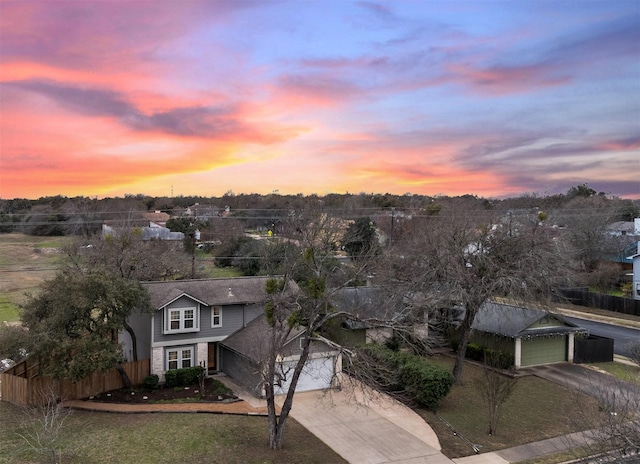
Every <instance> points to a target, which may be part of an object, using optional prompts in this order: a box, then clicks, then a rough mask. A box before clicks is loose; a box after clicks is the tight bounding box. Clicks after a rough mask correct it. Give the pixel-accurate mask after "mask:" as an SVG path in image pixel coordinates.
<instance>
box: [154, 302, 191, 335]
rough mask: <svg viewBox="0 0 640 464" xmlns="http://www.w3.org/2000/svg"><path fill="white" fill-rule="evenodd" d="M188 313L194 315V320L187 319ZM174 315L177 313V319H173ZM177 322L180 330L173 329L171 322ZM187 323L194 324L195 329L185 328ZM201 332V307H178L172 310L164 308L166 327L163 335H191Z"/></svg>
mask: <svg viewBox="0 0 640 464" xmlns="http://www.w3.org/2000/svg"><path fill="white" fill-rule="evenodd" d="M187 311H191V312H192V313H193V317H192V318H187V317H185V316H186V313H187ZM172 313H177V315H178V318H177V319H171V316H172ZM172 321H177V322H178V326H179V328H177V329H172V328H171V322H172ZM187 321H192V322H193V327H185V323H186V322H187ZM199 331H200V305H198V306H185V307H176V308H170V307H168V306H165V308H164V327H163V330H162V333H163V334H177V333H190V332H199Z"/></svg>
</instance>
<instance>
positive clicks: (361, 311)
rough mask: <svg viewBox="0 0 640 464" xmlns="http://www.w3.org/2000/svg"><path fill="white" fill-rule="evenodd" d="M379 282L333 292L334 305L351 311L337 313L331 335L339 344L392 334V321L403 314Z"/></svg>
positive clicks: (382, 339) (365, 341)
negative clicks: (342, 313) (388, 299)
mask: <svg viewBox="0 0 640 464" xmlns="http://www.w3.org/2000/svg"><path fill="white" fill-rule="evenodd" d="M385 296H386V295H385V292H384V289H383V288H381V287H377V286H362V287H345V288H341V289H339V290H336V291H335V292H334V293H333V294H332V296H331V306H332V307H333V308H334V310H336V311H340V312H345V313H348V314H349V315H348V316H347V315H345V316H340V317H336V319H335V322H334V323H333V324H332V325H331V326H330V329H329V330H328V336H329V337H330V338H331V339H332V340H333V341H335V342H336V343H338V344H340V345H347V346H355V345H362V344H365V343H373V342H375V343H383V342H384V341H386V340H387V339H389V338H391V337H392V336H393V329H392V327H391V325H392V322H393V321H397V320H398V318H399V317H401V312H400V310H399V309H397V308H396V306H397V305H395V304H392V303H391V302H389V301H386V297H385Z"/></svg>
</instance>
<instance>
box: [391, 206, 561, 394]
mask: <svg viewBox="0 0 640 464" xmlns="http://www.w3.org/2000/svg"><path fill="white" fill-rule="evenodd" d="M412 223H413V224H412V225H413V234H412V236H411V238H410V239H408V240H407V241H405V242H403V243H398V244H396V245H394V246H393V247H390V248H388V249H386V250H385V253H386V260H385V264H384V266H382V267H380V268H379V273H380V276H384V277H385V280H386V281H388V282H394V285H395V286H396V287H398V288H399V289H401V291H402V292H403V294H409V293H414V294H417V293H420V294H422V295H423V301H424V305H426V306H430V307H432V308H455V307H461V308H462V309H463V310H464V317H463V318H462V320H461V321H460V324H459V337H460V344H459V347H458V353H457V358H456V363H455V366H454V370H453V374H454V377H455V379H456V382H459V381H460V379H461V375H462V366H463V362H464V358H465V354H466V348H467V344H468V342H469V337H470V335H471V327H472V324H473V321H474V319H475V316H476V314H477V313H478V311H479V310H480V307H481V306H482V305H483V304H484V303H485V302H487V301H489V300H490V299H492V298H500V297H502V298H509V299H511V300H512V301H514V302H518V301H522V302H528V303H529V304H532V302H533V303H534V304H541V303H543V302H545V301H546V300H547V298H548V296H549V294H550V291H551V288H552V287H553V286H554V285H556V284H558V283H560V282H561V281H562V279H563V278H566V277H567V276H568V273H567V272H566V269H567V264H568V260H567V254H566V252H564V250H563V246H562V245H563V244H562V242H560V241H559V240H557V239H556V237H555V236H554V233H553V230H552V229H551V228H550V227H545V226H544V225H542V224H541V223H540V220H539V218H538V216H537V214H533V215H528V214H525V215H523V216H516V215H514V214H499V213H496V212H493V211H483V210H473V211H465V210H453V211H449V212H447V213H442V214H440V215H438V216H434V217H421V218H414V219H413V220H412Z"/></svg>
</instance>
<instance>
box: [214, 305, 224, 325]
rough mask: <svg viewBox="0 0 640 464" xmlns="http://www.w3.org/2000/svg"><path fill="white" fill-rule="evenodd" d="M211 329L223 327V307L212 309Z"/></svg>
mask: <svg viewBox="0 0 640 464" xmlns="http://www.w3.org/2000/svg"><path fill="white" fill-rule="evenodd" d="M211 327H222V306H214V307H212V308H211Z"/></svg>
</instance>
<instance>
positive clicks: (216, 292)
mask: <svg viewBox="0 0 640 464" xmlns="http://www.w3.org/2000/svg"><path fill="white" fill-rule="evenodd" d="M269 279H270V277H233V278H221V279H193V280H168V281H159V282H142V286H143V287H144V288H145V289H147V291H148V292H149V296H150V299H151V306H152V307H153V308H154V309H161V308H163V307H165V306H166V305H168V304H169V303H171V302H172V301H175V300H176V299H177V298H179V297H181V296H183V295H185V296H188V297H190V298H192V299H194V300H196V301H198V302H200V303H203V304H205V305H207V306H213V305H229V304H254V303H260V302H262V301H264V300H265V298H266V297H267V292H266V284H267V280H269Z"/></svg>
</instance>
